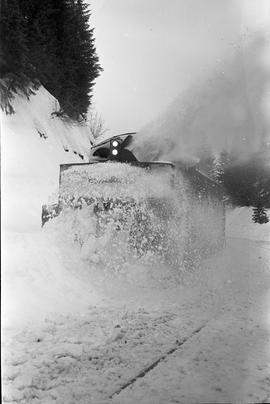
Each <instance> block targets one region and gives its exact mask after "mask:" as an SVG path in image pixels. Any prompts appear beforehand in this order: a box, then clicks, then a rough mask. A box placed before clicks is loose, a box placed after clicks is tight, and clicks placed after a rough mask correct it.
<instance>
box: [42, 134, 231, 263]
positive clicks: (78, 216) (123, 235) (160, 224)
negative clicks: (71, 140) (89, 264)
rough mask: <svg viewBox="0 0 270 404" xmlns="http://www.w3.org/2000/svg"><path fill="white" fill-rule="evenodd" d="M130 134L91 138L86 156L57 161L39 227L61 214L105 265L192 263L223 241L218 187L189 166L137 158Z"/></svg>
mask: <svg viewBox="0 0 270 404" xmlns="http://www.w3.org/2000/svg"><path fill="white" fill-rule="evenodd" d="M134 134H135V133H125V134H123V135H117V136H113V137H111V138H110V139H106V140H105V141H103V142H100V143H98V144H96V145H95V146H93V147H92V148H91V158H90V162H89V163H77V164H61V165H60V177H59V199H58V203H56V204H54V205H44V206H43V207H42V226H43V225H44V224H45V223H46V222H47V221H48V220H49V219H52V218H54V217H56V216H58V217H57V218H56V220H59V219H60V218H62V223H65V226H66V230H65V231H66V232H67V233H68V234H69V237H71V238H72V240H73V242H74V243H77V244H78V245H79V247H80V248H81V250H82V252H83V253H84V256H86V257H88V258H89V260H91V259H93V257H95V260H96V261H97V262H98V261H99V258H97V257H102V260H104V262H106V263H107V264H108V265H110V266H111V265H116V264H117V265H122V264H125V263H127V262H130V261H133V262H134V260H136V262H138V260H140V261H143V262H144V263H147V264H151V265H152V264H153V263H156V264H165V265H167V266H172V267H174V268H178V269H179V270H180V269H183V268H185V267H186V266H187V265H190V264H191V265H193V263H194V262H195V261H198V260H201V259H202V258H203V257H205V256H208V255H209V254H212V253H213V252H215V251H217V250H218V249H220V248H221V247H222V245H223V243H224V237H225V209H224V203H223V192H222V189H221V187H220V186H219V185H218V184H217V183H215V182H214V181H213V180H211V179H210V178H208V177H207V176H206V175H204V174H203V173H201V172H200V171H199V170H198V169H197V168H196V166H194V165H193V166H188V165H184V164H182V163H181V162H163V161H152V162H141V161H138V160H137V158H136V157H135V156H134V154H133V153H132V151H131V150H130V146H131V144H132V139H133V135H134ZM71 216H72V220H71V219H70V217H71Z"/></svg>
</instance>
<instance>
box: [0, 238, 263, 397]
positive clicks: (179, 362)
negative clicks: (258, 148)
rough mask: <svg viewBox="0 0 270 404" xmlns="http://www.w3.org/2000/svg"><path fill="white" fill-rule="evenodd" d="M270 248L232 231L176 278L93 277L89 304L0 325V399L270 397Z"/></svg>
mask: <svg viewBox="0 0 270 404" xmlns="http://www.w3.org/2000/svg"><path fill="white" fill-rule="evenodd" d="M269 255H270V244H269V243H268V242H257V241H251V240H244V239H239V238H231V239H228V241H227V246H226V248H225V251H224V252H223V253H221V254H220V255H219V256H217V257H214V258H211V259H210V260H208V261H205V262H204V263H203V264H201V266H200V268H197V270H194V272H193V273H192V274H186V276H184V277H183V279H182V280H181V283H180V285H177V286H175V284H169V283H167V286H166V287H163V286H161V285H160V287H158V285H157V280H156V282H155V284H152V286H150V287H145V288H143V287H142V286H141V285H140V286H137V285H135V284H133V283H132V282H130V281H129V282H127V281H126V280H124V279H121V278H120V277H119V276H118V277H117V279H115V282H114V280H113V278H108V279H106V277H104V278H103V279H102V281H101V279H96V282H94V287H95V290H96V293H97V296H99V298H96V305H94V304H93V302H91V303H90V304H88V308H86V309H83V310H81V311H80V313H79V314H78V313H77V314H76V313H72V312H69V313H67V314H54V315H50V316H48V317H47V320H46V322H45V323H41V324H40V325H39V326H38V327H37V326H35V325H34V323H32V324H30V326H29V325H28V326H27V328H26V327H25V328H23V327H21V329H20V332H18V331H17V332H15V330H13V331H12V335H11V331H8V330H6V331H5V333H6V334H5V335H6V338H5V341H6V342H5V349H4V352H5V358H4V367H3V401H4V402H14V403H42V404H43V403H54V402H55V403H93V404H98V403H125V404H128V403H132V404H133V403H134V404H135V403H139V402H140V403H147V404H151V403H153V404H154V403H155V404H156V403H165V402H166V403H205V402H215V403H216V402H219V403H225V402H232V403H234V402H243V403H249V402H269V398H270V379H269V374H270V373H269V363H270V361H269V352H270V351H269V348H270V343H269V341H270V338H269V328H270V324H269V323H270V321H269V312H270V295H269V285H270V275H269V269H270V268H269ZM163 284H164V282H162V285H163ZM145 286H147V285H145ZM102 293H103V296H102V298H101V295H102ZM199 329H200V330H199ZM196 330H197V331H196ZM9 332H10V334H9Z"/></svg>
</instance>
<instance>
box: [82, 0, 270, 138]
mask: <svg viewBox="0 0 270 404" xmlns="http://www.w3.org/2000/svg"><path fill="white" fill-rule="evenodd" d="M89 3H90V8H91V11H92V16H91V26H92V27H94V28H95V38H96V48H97V53H98V55H99V58H100V63H101V66H102V67H103V69H104V71H103V72H102V73H101V76H100V77H99V78H98V79H97V81H96V86H95V88H94V98H93V101H94V107H95V108H96V109H97V111H98V112H99V114H100V115H101V116H102V118H103V119H104V121H105V125H106V127H107V128H108V129H109V130H110V132H113V133H121V132H127V131H137V130H139V129H141V127H143V126H144V125H145V124H147V123H148V122H149V121H152V120H153V119H155V118H156V117H157V116H158V115H159V114H160V113H161V112H162V111H163V110H164V109H165V108H166V107H167V106H168V104H170V103H171V102H172V100H173V99H175V97H176V96H178V95H179V94H181V92H183V91H184V90H185V89H187V88H188V87H189V86H190V85H192V84H194V83H196V80H197V79H198V78H199V77H203V76H204V75H205V74H208V73H209V71H211V69H213V68H214V67H215V66H217V65H218V63H220V61H221V60H222V59H223V58H224V57H226V56H228V55H230V54H232V53H233V52H234V47H235V46H236V45H235V44H236V42H237V40H238V38H239V35H240V34H242V35H243V33H245V32H248V31H249V33H250V31H252V30H258V29H259V30H261V29H264V25H265V24H266V23H267V21H268V22H269V20H268V19H270V14H269V9H270V7H269V6H270V0H147V1H146V0H89Z"/></svg>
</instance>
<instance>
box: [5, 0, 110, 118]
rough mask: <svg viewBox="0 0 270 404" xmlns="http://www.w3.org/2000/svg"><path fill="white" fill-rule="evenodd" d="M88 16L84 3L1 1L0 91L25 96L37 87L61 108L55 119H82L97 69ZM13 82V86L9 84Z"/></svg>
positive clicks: (65, 0) (67, 0)
mask: <svg viewBox="0 0 270 404" xmlns="http://www.w3.org/2000/svg"><path fill="white" fill-rule="evenodd" d="M89 17H90V11H89V9H88V5H87V4H85V3H84V2H83V0H42V1H40V0H3V1H2V3H1V16H0V24H1V51H0V52H1V55H0V56H1V62H0V73H1V77H0V78H1V79H2V80H1V83H0V84H1V90H2V83H3V80H4V81H5V83H6V82H7V80H9V81H10V82H11V84H12V85H8V86H3V87H4V88H5V89H6V92H7V93H8V91H9V92H10V94H9V95H10V99H11V98H12V93H13V92H16V91H17V90H18V89H19V88H21V89H23V90H24V92H25V93H26V94H30V93H31V90H29V88H30V86H31V85H33V84H34V85H35V86H37V85H38V84H39V83H40V84H42V85H43V86H44V87H45V88H46V89H47V90H48V91H49V92H50V93H51V94H52V95H54V96H55V97H56V98H57V99H58V101H59V104H60V111H57V114H58V115H62V116H68V117H70V118H72V119H77V120H79V119H81V118H84V117H86V113H87V111H88V108H89V106H90V104H91V97H92V89H93V86H94V84H95V79H96V78H97V77H98V76H99V74H100V72H101V71H102V68H101V67H100V65H99V59H98V56H97V54H96V49H95V46H94V34H93V29H90V26H89ZM11 78H12V81H11Z"/></svg>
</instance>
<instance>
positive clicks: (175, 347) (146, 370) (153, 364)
mask: <svg viewBox="0 0 270 404" xmlns="http://www.w3.org/2000/svg"><path fill="white" fill-rule="evenodd" d="M208 323H209V321H207V322H205V323H204V324H202V325H201V326H200V327H198V328H196V329H195V330H194V331H193V332H192V333H191V334H190V335H189V336H187V337H184V338H182V339H181V340H180V341H178V340H177V341H176V342H175V344H174V345H173V346H172V347H171V348H170V349H169V350H168V351H166V352H165V353H163V354H162V355H161V356H160V357H159V358H157V359H156V360H155V361H154V362H151V363H150V364H149V365H147V366H145V367H144V368H143V369H142V370H141V371H140V372H139V373H138V374H137V375H136V376H134V377H132V378H131V379H129V380H128V381H127V382H126V383H125V384H124V385H123V386H121V387H120V388H119V389H118V390H116V391H115V392H114V393H112V394H111V395H110V396H109V398H113V397H114V396H116V395H118V394H120V393H121V392H122V391H123V390H125V389H126V388H127V387H129V386H131V385H132V384H134V383H135V382H136V381H137V380H138V379H140V378H142V377H144V376H145V375H146V374H147V373H149V372H150V371H151V370H153V369H154V368H155V367H156V366H158V364H159V363H160V362H162V361H164V360H165V359H166V358H167V357H168V356H170V355H172V354H173V353H174V352H175V351H177V350H178V349H179V348H181V347H182V346H183V345H184V344H185V343H186V342H187V341H189V340H190V339H191V338H192V337H194V335H196V334H198V333H199V332H200V331H201V330H202V329H204V328H205V327H206V325H207V324H208Z"/></svg>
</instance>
